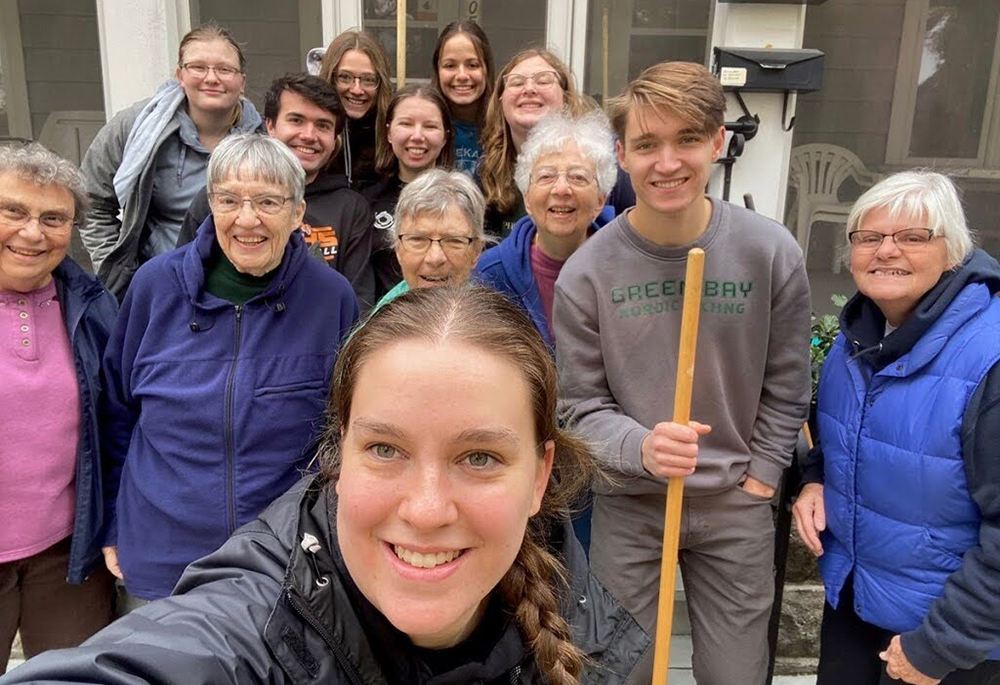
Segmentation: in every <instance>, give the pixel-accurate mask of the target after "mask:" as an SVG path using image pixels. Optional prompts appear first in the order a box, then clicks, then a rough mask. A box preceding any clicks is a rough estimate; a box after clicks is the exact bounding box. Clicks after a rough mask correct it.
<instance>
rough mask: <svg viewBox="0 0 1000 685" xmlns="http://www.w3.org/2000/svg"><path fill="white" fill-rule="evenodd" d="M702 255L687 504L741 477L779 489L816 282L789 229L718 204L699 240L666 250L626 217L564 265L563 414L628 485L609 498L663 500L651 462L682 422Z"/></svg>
mask: <svg viewBox="0 0 1000 685" xmlns="http://www.w3.org/2000/svg"><path fill="white" fill-rule="evenodd" d="M692 247H700V248H702V249H704V250H705V281H704V286H703V291H702V304H701V320H700V324H699V330H698V347H697V352H696V359H695V371H694V393H693V395H692V404H691V418H692V420H695V421H700V422H702V423H707V424H710V425H711V426H712V432H711V433H710V434H708V435H706V436H703V437H702V438H700V440H699V442H698V445H699V455H698V467H697V469H696V471H695V473H694V474H693V475H691V476H689V477H688V478H687V479H686V481H685V483H686V485H685V492H686V493H687V494H689V495H691V496H698V495H707V494H713V493H718V492H721V491H723V490H725V489H727V488H729V487H732V486H733V485H735V484H736V483H737V482H739V481H740V480H741V479H742V477H743V476H744V474H746V475H750V476H752V477H753V478H756V479H757V480H760V481H761V482H763V483H766V484H768V485H771V486H776V485H777V483H778V480H779V478H780V477H781V472H782V470H783V469H784V468H785V467H786V466H787V465H788V463H789V461H790V455H791V451H792V448H793V446H794V444H795V441H796V436H797V435H798V432H799V429H800V428H801V427H802V422H803V421H804V420H805V418H806V415H807V412H808V406H809V395H810V385H809V315H810V308H809V307H810V305H809V283H808V281H807V279H806V272H805V265H804V263H803V259H802V250H801V249H799V246H798V244H797V243H796V242H795V240H794V238H793V237H792V235H791V234H790V233H789V232H788V230H787V229H785V228H784V227H783V226H781V225H780V224H778V223H776V222H774V221H772V220H770V219H767V218H766V217H763V216H761V215H759V214H755V213H753V212H751V211H748V210H745V209H743V208H740V207H737V206H735V205H731V204H729V203H726V202H722V201H719V200H715V199H712V218H711V221H710V222H709V225H708V228H707V229H706V230H705V232H704V233H703V234H702V235H701V236H699V237H698V239H697V240H695V241H694V242H693V243H691V244H689V245H683V246H680V247H663V246H660V245H656V244H655V243H652V242H650V241H649V240H646V239H645V238H643V237H642V236H640V235H639V234H638V233H637V232H636V231H635V229H634V228H633V227H632V225H631V224H630V223H629V221H628V216H627V214H626V213H623V214H621V215H619V216H618V218H616V219H615V220H614V221H613V222H611V223H610V224H608V225H607V226H606V227H604V228H602V229H601V230H600V231H598V232H597V233H596V234H594V236H592V237H591V238H590V239H589V240H587V242H586V243H585V244H584V245H583V247H581V248H580V249H579V250H578V251H577V252H576V253H575V254H574V255H573V256H572V257H571V258H570V259H569V261H568V262H567V263H566V265H565V266H564V267H563V270H562V272H561V273H560V275H559V279H558V280H557V281H556V292H555V305H554V307H553V314H554V326H555V332H556V340H558V344H557V346H556V360H557V364H558V367H559V412H560V416H561V417H562V419H563V420H565V421H566V422H567V423H568V424H569V425H570V426H572V427H574V428H576V429H577V430H579V431H580V432H582V433H583V434H584V436H585V437H587V438H589V439H590V440H591V441H593V443H594V445H595V448H596V452H597V455H598V458H599V459H601V461H603V462H605V463H606V464H607V465H609V466H610V467H611V468H612V469H613V470H614V471H616V472H618V473H620V474H623V475H624V476H625V477H624V478H621V479H619V483H618V484H617V485H616V486H614V487H613V488H612V489H611V492H608V493H604V494H645V493H662V492H664V485H663V480H662V479H659V478H654V477H653V476H651V475H650V474H649V473H648V472H647V471H645V469H643V466H642V455H641V450H640V446H641V444H642V440H643V439H644V438H645V437H646V435H648V434H649V432H650V430H651V429H652V427H653V426H654V425H655V424H656V423H659V422H661V421H670V420H672V417H673V404H674V382H675V377H676V374H677V346H678V341H679V338H680V327H681V309H682V306H683V293H684V270H685V267H686V264H687V252H688V250H689V249H691V248H692Z"/></svg>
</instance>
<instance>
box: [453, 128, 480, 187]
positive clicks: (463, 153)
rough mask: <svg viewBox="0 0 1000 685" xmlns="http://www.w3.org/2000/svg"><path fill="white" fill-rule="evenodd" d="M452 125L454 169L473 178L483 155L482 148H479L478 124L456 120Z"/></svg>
mask: <svg viewBox="0 0 1000 685" xmlns="http://www.w3.org/2000/svg"><path fill="white" fill-rule="evenodd" d="M454 124H455V169H457V170H458V171H462V172H464V173H466V174H468V175H469V176H473V175H474V174H475V172H476V166H477V165H478V164H479V157H480V156H481V155H482V154H483V148H482V147H480V146H479V124H477V123H475V122H471V121H458V120H454Z"/></svg>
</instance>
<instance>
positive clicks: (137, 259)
mask: <svg viewBox="0 0 1000 685" xmlns="http://www.w3.org/2000/svg"><path fill="white" fill-rule="evenodd" d="M245 69H246V59H245V58H244V56H243V51H242V49H241V48H240V45H239V43H237V42H236V40H235V39H234V38H233V37H232V36H231V35H230V34H229V32H228V31H226V30H225V29H224V28H222V27H221V26H218V25H216V24H212V23H209V24H205V25H203V26H200V27H198V28H196V29H192V30H191V31H189V32H188V33H187V34H186V35H185V36H184V37H183V38H182V39H181V43H180V48H179V50H178V59H177V69H176V71H175V72H174V78H172V79H170V80H169V81H167V82H166V83H164V84H163V85H162V86H160V88H159V90H157V92H156V95H154V96H153V97H152V98H151V99H149V100H144V101H142V102H138V103H136V104H135V105H133V106H131V107H129V108H128V109H125V110H123V111H122V112H119V113H118V114H117V115H115V117H114V118H113V119H112V120H111V121H110V122H108V124H107V125H106V126H104V128H102V129H101V131H100V132H99V133H98V134H97V137H96V138H95V139H94V142H93V144H91V146H90V148H89V149H88V150H87V154H86V155H85V156H84V158H83V164H82V171H83V175H84V179H85V181H86V183H87V194H88V195H89V196H90V197H91V199H92V202H93V210H92V211H91V212H90V214H89V217H88V220H87V223H86V225H84V226H81V227H80V238H81V239H82V241H83V244H84V246H85V247H86V248H87V251H88V252H89V253H90V258H91V260H92V262H93V265H94V272H95V273H96V274H97V275H98V277H100V279H101V281H103V282H104V284H105V285H106V286H107V287H108V289H109V290H111V292H113V293H114V294H115V295H116V296H117V297H118V299H119V300H121V298H122V297H124V295H125V291H126V289H127V288H128V285H129V283H130V282H131V280H132V276H133V275H134V274H135V271H136V269H138V268H139V266H140V265H141V264H142V263H144V262H146V261H148V260H150V259H152V258H153V257H155V256H156V255H159V254H163V253H164V252H169V251H170V250H173V249H174V247H176V245H177V237H178V235H179V233H180V228H181V224H182V223H183V221H184V214H185V213H186V212H187V209H188V207H189V206H190V205H191V200H192V199H193V198H194V196H195V194H196V193H197V192H198V191H199V190H201V189H202V188H204V187H205V168H206V167H207V166H208V157H209V155H210V154H211V152H212V150H214V149H215V147H216V146H217V145H218V144H219V142H221V141H222V140H223V139H224V138H225V137H226V136H228V135H230V134H233V133H249V132H251V131H263V130H264V121H263V119H262V118H261V116H260V114H259V113H258V112H257V110H256V109H255V108H254V106H253V104H252V103H250V101H248V100H245V99H243V98H242V97H241V96H242V95H243V91H244V88H245V87H246V74H245Z"/></svg>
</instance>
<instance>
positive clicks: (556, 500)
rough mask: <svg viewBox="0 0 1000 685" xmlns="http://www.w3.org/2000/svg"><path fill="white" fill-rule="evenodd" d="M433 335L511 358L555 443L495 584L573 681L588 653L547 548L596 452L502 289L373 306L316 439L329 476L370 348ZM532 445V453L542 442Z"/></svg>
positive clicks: (436, 293) (430, 293)
mask: <svg viewBox="0 0 1000 685" xmlns="http://www.w3.org/2000/svg"><path fill="white" fill-rule="evenodd" d="M414 339H415V340H424V341H427V342H429V343H431V344H438V343H440V342H443V341H445V340H453V341H460V342H462V343H465V344H468V345H471V346H474V347H476V348H478V349H481V350H484V351H486V352H489V353H491V354H493V355H496V356H498V357H501V358H503V359H506V360H508V361H510V362H512V363H513V364H514V365H515V367H516V368H518V369H520V371H521V374H522V377H523V379H524V381H525V382H526V383H527V385H528V388H529V397H530V402H531V412H532V414H533V416H534V426H535V439H536V441H537V444H538V445H539V446H541V445H544V444H545V443H546V442H547V441H549V440H551V441H553V442H554V443H555V458H554V460H553V464H552V474H551V476H550V478H549V484H548V488H547V489H546V491H545V495H544V497H543V498H542V504H541V508H540V509H539V512H538V513H537V514H536V515H535V516H533V517H531V518H530V519H529V520H528V527H527V530H526V531H525V535H524V540H523V542H522V543H521V549H520V551H519V552H518V554H517V558H516V559H515V560H514V564H513V565H512V566H511V567H510V569H509V570H508V571H507V573H506V574H505V575H504V576H503V578H502V579H501V580H500V583H499V584H498V585H497V588H496V589H497V591H498V592H499V593H500V596H501V597H502V598H503V600H504V601H505V602H506V603H507V606H508V607H509V608H510V610H511V612H512V613H513V616H514V619H515V620H516V621H517V626H518V629H519V631H520V633H521V636H522V638H523V639H524V642H525V644H526V645H527V646H528V648H529V649H531V651H532V652H533V653H534V657H535V662H536V664H537V665H538V668H539V670H540V671H541V673H542V674H543V675H544V677H545V681H546V682H548V683H554V684H555V685H576V684H577V683H579V679H580V674H581V672H582V670H583V667H584V665H585V663H586V662H587V657H586V656H585V655H584V653H583V652H582V651H581V650H580V648H579V647H577V646H576V645H575V644H574V643H573V641H572V636H571V632H570V626H569V624H568V623H567V622H566V619H565V618H563V617H562V615H561V614H560V613H559V600H560V597H561V595H560V593H565V592H567V591H568V585H567V580H566V569H565V567H564V566H563V564H562V562H561V561H560V559H559V557H558V556H557V555H556V554H554V553H553V552H552V551H551V550H550V549H549V544H548V541H549V539H550V538H551V535H552V532H553V530H554V529H555V528H556V527H559V526H562V525H564V523H565V521H566V520H567V519H568V517H569V514H570V509H571V506H572V504H573V503H574V502H575V501H576V499H577V497H578V496H579V495H580V494H581V493H582V492H584V491H585V490H586V489H587V488H588V487H589V486H590V484H591V482H592V481H593V479H594V478H595V477H596V476H598V474H599V471H598V467H597V465H596V461H595V459H594V456H593V454H592V453H591V452H590V450H589V449H588V448H587V446H586V445H585V444H584V443H583V442H582V441H581V440H580V438H578V437H576V436H575V435H574V434H572V433H570V432H568V431H566V430H564V429H563V428H561V427H560V426H559V425H558V424H557V422H556V369H555V364H554V363H553V362H552V357H551V354H550V352H549V349H548V347H547V346H546V344H545V342H544V341H543V340H542V338H541V336H540V335H539V334H538V331H536V330H535V327H534V325H533V324H532V323H531V321H530V320H529V319H528V318H527V316H525V314H524V313H522V312H521V310H520V309H519V308H518V307H517V305H515V304H513V303H511V302H510V301H509V300H508V299H507V298H506V297H504V296H503V295H501V294H499V293H497V292H495V291H493V290H490V289H487V288H482V287H476V286H468V285H467V286H462V287H457V288H451V287H439V288H418V289H416V290H412V291H410V292H408V293H406V294H404V295H402V296H400V297H399V298H397V299H395V300H393V301H392V302H391V303H389V304H388V305H386V306H385V307H382V308H381V309H379V310H378V311H376V312H375V313H374V314H373V315H372V317H371V318H370V319H368V321H367V322H366V323H365V324H364V326H362V327H361V328H359V329H357V330H356V331H355V333H354V335H353V336H352V337H351V338H350V340H349V341H348V342H347V344H346V345H345V346H344V347H343V349H341V351H340V355H339V357H338V358H337V364H336V367H335V368H334V373H333V378H334V381H333V391H332V393H331V396H330V402H329V404H328V406H327V428H326V430H325V433H324V435H323V438H322V440H321V444H320V447H319V451H318V454H319V457H320V459H321V463H322V464H323V473H324V475H325V476H326V477H327V478H328V479H329V481H330V482H334V481H336V479H337V477H338V475H339V471H340V455H339V452H338V448H337V445H338V443H339V440H340V435H341V430H342V428H343V427H345V426H347V425H348V423H349V421H350V416H351V400H352V397H353V395H354V389H355V386H356V384H357V379H358V375H359V373H360V371H361V368H362V367H363V366H364V364H365V362H366V361H367V360H368V359H369V358H370V357H371V355H372V354H374V353H375V352H377V351H379V350H384V349H386V348H387V347H389V346H391V345H392V344H394V343H397V342H399V341H401V340H414ZM541 449H542V448H541V447H540V448H539V458H541V455H542V451H541Z"/></svg>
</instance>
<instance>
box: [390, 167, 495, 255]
mask: <svg viewBox="0 0 1000 685" xmlns="http://www.w3.org/2000/svg"><path fill="white" fill-rule="evenodd" d="M451 207H455V208H457V209H458V210H459V211H460V212H462V214H463V216H465V218H466V219H467V220H468V221H469V226H470V227H471V228H472V235H473V237H475V238H479V239H480V240H483V239H485V237H486V234H485V233H484V232H483V221H484V217H485V214H486V201H485V200H484V199H483V194H482V193H481V192H480V190H479V188H477V187H476V184H475V183H473V182H472V180H471V179H470V178H469V177H468V175H466V174H464V173H462V172H461V171H446V170H444V169H428V170H427V171H424V172H422V173H421V174H420V175H419V176H417V178H416V179H414V180H413V181H411V182H410V183H407V184H406V187H405V188H403V190H402V191H401V192H400V193H399V199H398V200H397V201H396V210H395V212H393V218H394V219H395V224H396V225H395V228H394V231H395V233H396V235H395V237H396V238H397V239H398V238H399V230H400V228H401V227H402V225H403V222H404V221H409V220H411V219H416V218H417V217H418V216H419V215H421V214H431V215H433V216H444V215H445V213H446V212H447V211H448V210H449V209H450V208H451Z"/></svg>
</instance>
